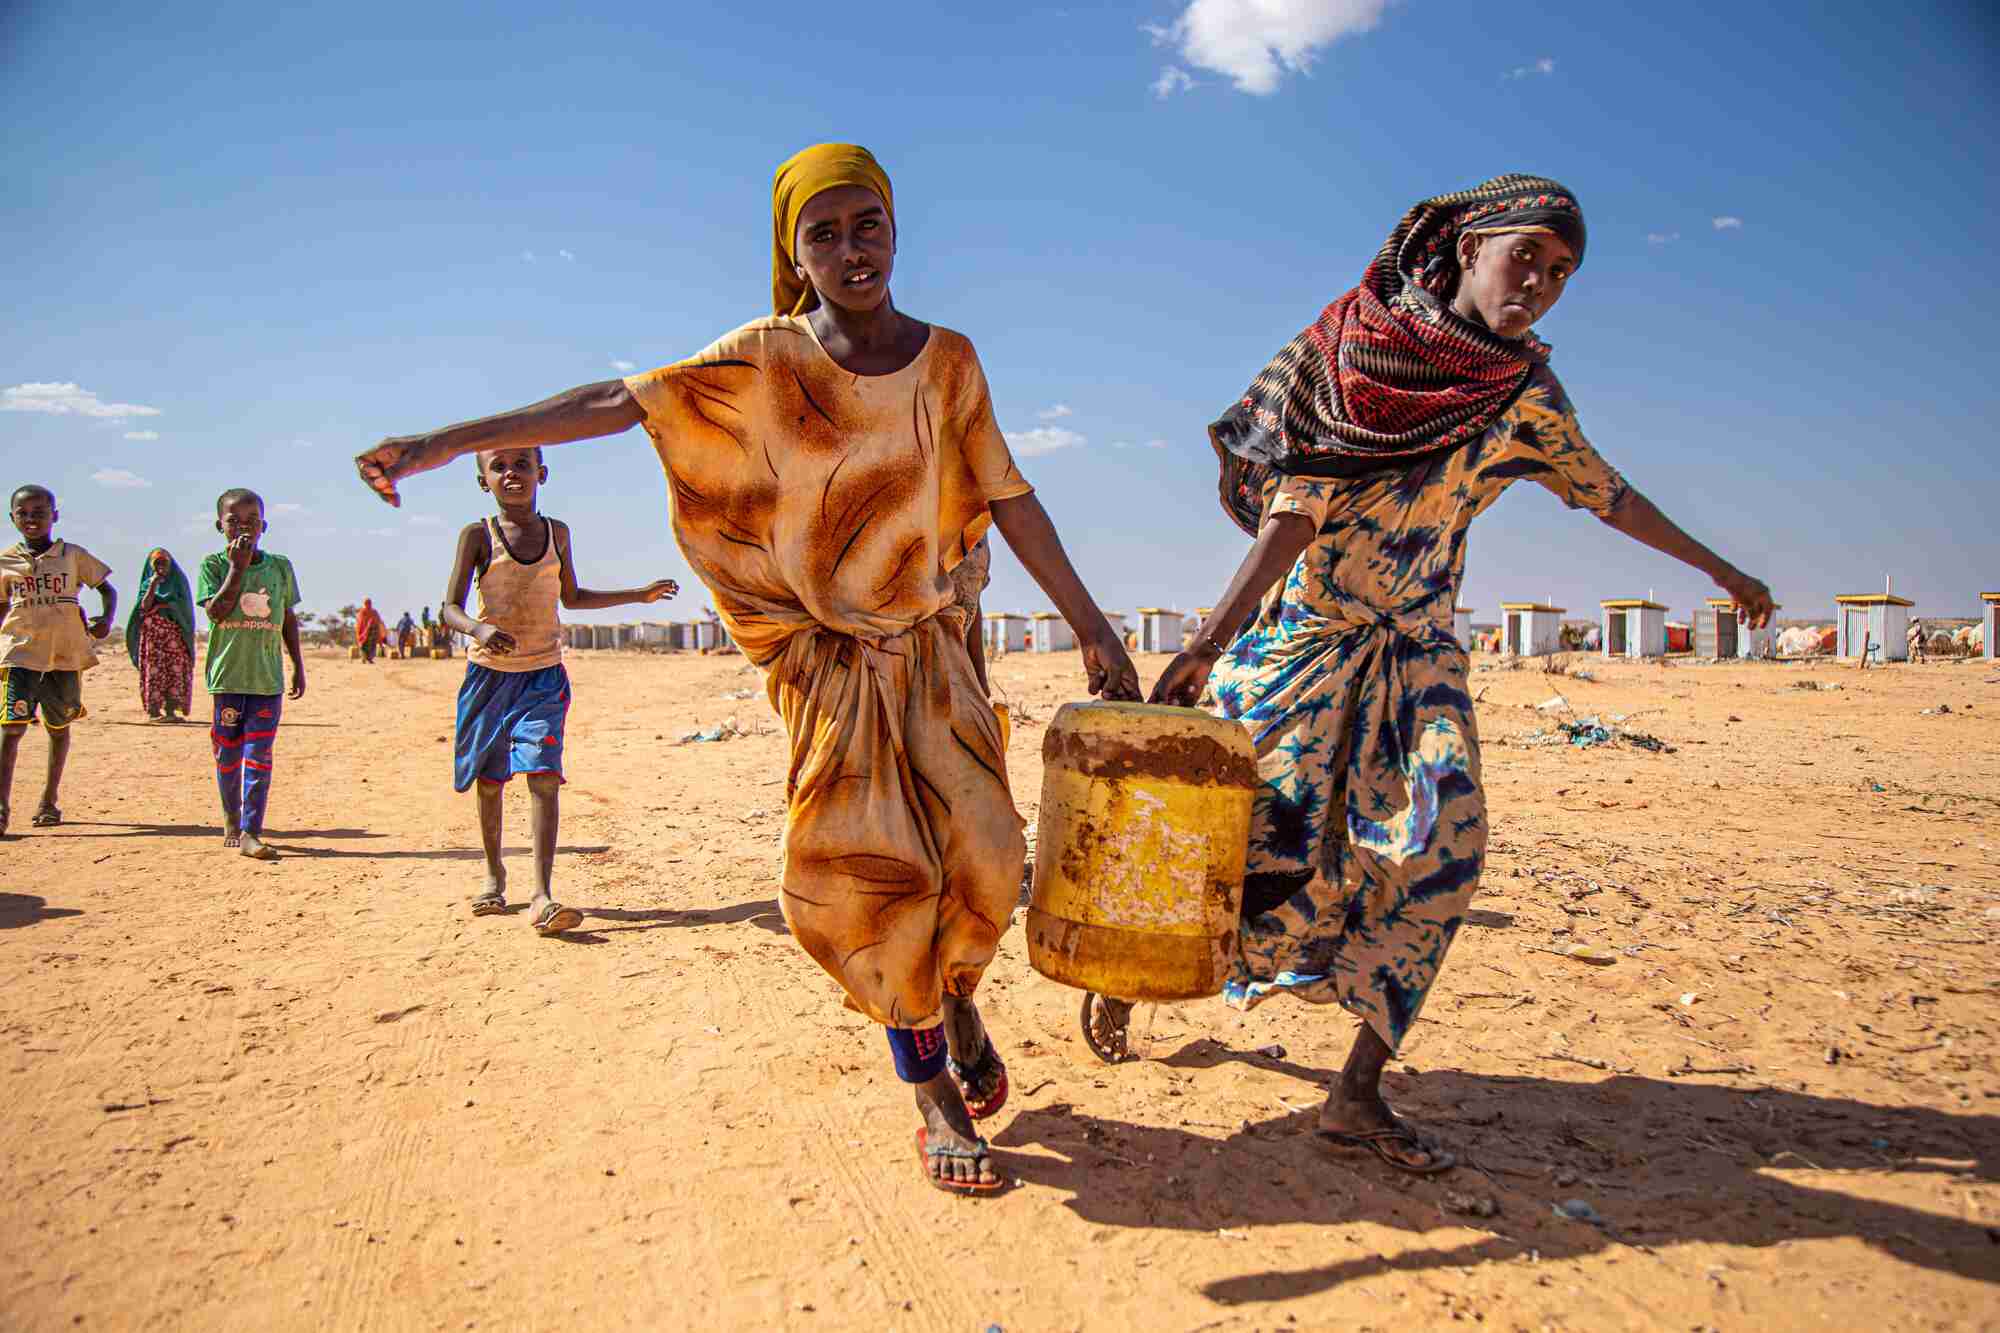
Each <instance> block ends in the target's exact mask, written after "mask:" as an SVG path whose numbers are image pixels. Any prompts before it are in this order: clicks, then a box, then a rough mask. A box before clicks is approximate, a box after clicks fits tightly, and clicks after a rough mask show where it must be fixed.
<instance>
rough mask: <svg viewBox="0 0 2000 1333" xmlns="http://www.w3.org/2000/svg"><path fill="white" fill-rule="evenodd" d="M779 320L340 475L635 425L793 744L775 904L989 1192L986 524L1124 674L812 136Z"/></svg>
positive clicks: (873, 216)
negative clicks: (964, 577)
mask: <svg viewBox="0 0 2000 1333" xmlns="http://www.w3.org/2000/svg"><path fill="white" fill-rule="evenodd" d="M771 212H772V217H771V221H772V313H771V314H770V315H769V316H767V317H765V318H761V319H756V320H753V321H751V322H750V323H748V324H746V325H744V326H743V327H742V328H740V329H737V330H736V331H735V332H733V333H729V334H727V335H725V336H723V337H722V338H720V339H718V340H717V341H716V342H714V343H713V344H711V345H710V346H709V347H707V348H706V349H704V350H703V351H702V352H700V353H699V354H697V355H695V356H693V357H690V358H688V359H687V360H685V361H680V362H676V363H674V364H673V365H670V366H666V367H663V368H662V369H659V370H655V371H650V372H648V373H645V374H641V375H634V376H632V377H631V378H629V379H625V380H610V381H606V382H605V383H602V384H593V385H587V386H585V387H583V388H579V389H575V390H572V391H571V392H569V393H566V394H561V395H558V396H557V397H555V398H551V399H549V400H547V401H546V402H543V403H538V404H536V405H534V406H532V407H527V408H523V409H521V410H519V411H516V412H510V413H505V414H503V415H501V416H497V417H490V418H487V419H485V420H483V421H475V422H468V423H465V424H463V425H459V426H452V427H447V428H446V429H444V430H440V431H435V432H431V433H429V434H425V435H416V436H404V437H398V438H393V439H389V440H385V441H384V442H383V443H382V444H380V445H379V446H377V447H376V448H375V449H373V450H371V451H369V452H368V453H365V454H363V455H362V456H361V457H360V458H359V459H357V460H356V462H357V466H358V467H359V469H360V471H361V475H362V478H363V480H365V481H366V482H367V483H368V484H369V485H370V486H372V487H373V488H374V489H375V490H376V491H377V492H379V493H380V494H381V495H382V496H383V497H384V498H385V499H387V500H389V501H390V502H391V503H395V501H396V483H397V481H399V480H400V479H402V478H404V477H407V476H410V475H412V474H414V473H418V472H423V471H427V470H429V469H431V468H436V467H441V466H443V465H444V464H445V463H447V462H449V461H450V460H451V459H454V458H458V457H461V456H463V455H465V454H467V453H473V452H476V451H480V450H491V449H498V448H520V447H525V446H531V445H550V444H560V443H562V442H564V441H568V440H579V439H586V438H590V437H594V436H603V435H612V434H616V433H618V432H620V431H623V430H626V429H628V428H630V427H632V426H635V425H643V426H644V427H645V429H646V432H647V434H648V435H650V436H651V437H652V440H653V444H654V447H655V448H656V450H657V451H658V453H659V456H660V462H661V465H662V466H663V467H664V468H665V470H666V474H667V485H668V492H669V501H670V506H671V512H672V519H673V528H674V536H675V538H676V540H677V541H678V542H679V543H680V547H681V550H682V552H683V553H684V554H685V555H686V557H687V560H688V563H689V564H690V565H691V566H692V567H693V569H694V571H695V573H696V574H697V575H698V576H699V577H700V578H701V580H702V582H703V583H705V584H706V585H707V586H708V589H709V592H710V594H711V595H712V597H713V598H714V604H715V608H716V610H717V611H718V612H719V613H720V614H721V617H722V619H723V622H724V624H725V625H726V626H727V627H728V630H729V634H730V637H731V638H732V639H733V640H734V641H735V642H736V644H737V645H738V646H739V647H740V648H741V649H742V650H743V652H744V654H745V655H746V656H748V657H749V658H750V660H751V661H752V662H754V663H756V664H757V665H758V666H760V667H762V668H763V669H764V672H765V680H766V688H767V692H768V694H769V697H770V700H771V704H772V707H773V708H775V709H776V710H777V712H778V713H779V715H780V716H781V717H783V718H784V721H785V730H786V733H787V735H788V736H789V738H790V741H791V762H790V773H789V782H788V784H787V814H786V821H785V871H784V889H783V899H782V901H783V905H784V913H785V919H786V921H787V923H788V924H789V925H790V926H791V930H792V934H793V936H794V937H795V938H796V939H797V940H798V942H799V944H800V945H801V946H802V947H803V948H804V949H805V950H806V952H807V953H808V954H810V955H811V956H812V958H813V959H814V960H815V961H816V962H818V963H819V965H820V966H821V967H822V968H824V969H825V970H826V971H827V973H828V974H829V975H831V976H832V977H833V978H834V979H835V980H836V981H838V982H839V983H840V985H841V987H842V988H843V989H844V991H845V992H846V998H847V1004H848V1005H849V1006H850V1007H852V1008H854V1009H856V1010H859V1011H860V1012H861V1013H864V1014H866V1015H868V1016H869V1017H870V1018H872V1019H874V1020H875V1021H876V1022H878V1023H880V1024H882V1025H883V1026H884V1027H886V1028H887V1029H888V1032H889V1044H890V1048H891V1052H892V1054H893V1056H894V1059H895V1064H896V1069H897V1073H898V1075H899V1076H900V1077H901V1078H902V1079H903V1080H904V1081H906V1082H908V1083H910V1084H911V1085H912V1086H913V1087H914V1089H915V1092H916V1100H917V1106H918V1109H919V1111H920V1112H921V1113H922V1116H923V1121H924V1124H923V1127H922V1128H921V1129H919V1130H918V1131H917V1145H918V1152H919V1154H920V1156H921V1158H922V1160H923V1162H924V1167H925V1173H926V1176H927V1178H928V1179H929V1180H930V1181H931V1182H932V1183H933V1184H936V1185H937V1186H939V1187H940V1188H943V1189H948V1190H953V1191H956V1192H962V1193H984V1192H989V1191H992V1190H996V1189H999V1188H1001V1187H1002V1185H1003V1183H1004V1182H1003V1181H1002V1180H1001V1178H1000V1176H999V1175H998V1174H997V1173H996V1172H995V1170H994V1167H993V1164H992V1162H991V1160H990V1155H989V1153H988V1149H987V1145H986V1142H985V1140H983V1139H981V1138H980V1137H979V1136H978V1135H977V1133H976V1132H975V1131H974V1129H973V1125H972V1121H973V1119H975V1118H982V1117H984V1116H986V1115H991V1114H992V1113H994V1112H996V1111H998V1110H999V1109H1000V1106H1001V1103H1002V1102H1003V1101H1004V1100H1005V1097H1006V1090H1007V1083H1006V1070H1005V1066H1004V1065H1003V1064H1002V1063H1001V1062H1000V1059H999V1056H998V1053H997V1052H996V1051H995V1049H994V1047H993V1043H992V1041H991V1040H990V1038H989V1037H988V1035H987V1033H986V1032H985V1030H984V1027H983V1025H982V1024H981V1023H980V1021H979V1015H978V1010H977V1009H976V1008H975V1007H974V1005H973V1003H972V996H973V992H974V990H975V988H976V987H977V986H978V984H979V980H980V977H981V975H982V974H983V973H984V971H985V969H986V966H987V964H988V963H989V962H991V960H992V958H993V954H994V950H995V949H996V947H997V946H998V943H999V938H1000V935H1001V932H1002V931H1004V930H1005V929H1006V927H1007V924H1008V921H1009V919H1010V916H1011V914H1012V911H1013V908H1014V905H1015V903H1016V901H1017V898H1018V895H1019V892H1020V884H1021V872H1022V866H1023V862H1024V858H1025V853H1026V848H1025V842H1024V839H1023V837H1022V827H1023V824H1022V820H1021V817H1020V815H1019V814H1018V813H1017V812H1016V811H1015V809H1014V802H1013V797H1012V793H1011V791H1010V789H1009V786H1008V781H1007V767H1006V755H1005V753H1004V751H1003V748H1002V745H1001V739H1000V731H999V727H998V724H997V721H996V719H995V717H994V714H993V710H992V708H991V707H990V706H989V705H988V704H987V702H986V697H985V693H984V690H983V689H982V688H981V684H980V681H979V678H978V676H977V675H976V674H975V672H974V669H973V666H972V662H971V660H970V658H969V657H968V655H967V652H966V630H967V628H968V627H967V624H966V618H967V614H968V613H967V610H966V608H965V605H964V603H963V602H962V601H961V599H959V598H958V596H957V588H956V585H955V582H954V579H953V577H952V575H953V572H954V570H955V569H956V568H957V567H958V565H959V564H960V562H962V561H963V560H965V558H966V556H967V553H968V552H969V551H970V550H972V548H974V547H975V546H976V545H977V544H978V542H979V541H980V539H981V538H982V537H983V536H984V535H985V533H986V532H987V530H988V528H989V527H997V528H999V530H1000V532H1001V534H1002V535H1003V536H1005V537H1006V539H1007V542H1008V545H1009V546H1010V547H1011V548H1012V549H1013V550H1014V552H1015V554H1016V555H1017V556H1018V557H1019V558H1020V559H1021V562H1022V564H1023V565H1025V566H1026V567H1027V569H1028V572H1029V573H1030V574H1032V575H1033V576H1034V578H1035V580H1036V581H1037V582H1038V583H1039V584H1040V585H1041V586H1042V588H1043V590H1044V591H1045V592H1047V593H1048V595H1049V597H1050V599H1051V600H1052V601H1053V602H1054V603H1055V605H1056V607H1057V609H1058V610H1059V611H1061V613H1062V614H1063V616H1064V617H1065V618H1066V619H1067V620H1068V621H1069V623H1070V624H1071V626H1073V627H1074V628H1075V630H1076V632H1077V639H1078V642H1079V643H1080V645H1081V646H1082V650H1083V659H1084V667H1085V671H1086V674H1087V677H1088V683H1089V687H1090V690H1091V692H1092V693H1093V694H1096V693H1102V694H1104V695H1105V696H1106V697H1111V698H1122V699H1136V698H1138V695H1139V689H1138V677H1137V675H1136V673H1135V672H1134V671H1133V668H1132V663H1131V660H1130V659H1129V658H1128V657H1127V656H1126V653H1125V648H1124V645H1123V644H1122V643H1120V642H1119V640H1118V637H1117V635H1115V634H1114V633H1113V632H1112V630H1111V627H1110V626H1109V625H1108V624H1107V623H1106V622H1105V620H1104V617H1103V615H1102V614H1101V613H1100V612H1099V611H1098V610H1097V608H1096V603H1095V602H1094V601H1093V600H1092V599H1091V597H1090V595H1089V593H1088V592H1087V591H1086V590H1085V588H1084V586H1083V584H1082V582H1081V581H1080V580H1079V579H1078V578H1077V576H1076V572H1075V570H1074V569H1072V568H1071V566H1070V563H1069V560H1068V557H1067V556H1066V555H1065V554H1064V553H1063V549H1062V544H1061V542H1060V540H1059V539H1058V538H1057V536H1056V532H1055V529H1054V527H1053V525H1052V524H1051V523H1050V522H1049V518H1048V514H1047V513H1046V512H1045V511H1044V510H1043V508H1042V506H1041V503H1040V501H1038V500H1037V499H1036V498H1035V496H1034V492H1033V488H1032V487H1031V486H1030V485H1029V484H1028V482H1027V480H1026V479H1025V478H1024V477H1023V476H1022V475H1021V472H1020V470H1019V469H1018V468H1017V467H1016V466H1015V465H1014V460H1013V457H1012V456H1011V455H1010V454H1009V452H1008V449H1007V442H1006V440H1005V439H1004V438H1003V437H1002V435H1001V433H1000V429H999V426H998V425H997V424H996V423H995V421H994V417H993V404H992V399H991V396H990V394H989V392H988V390H987V385H986V377H985V374H984V372H983V371H982V370H981V368H980V364H979V357H978V355H977V354H976V353H975V352H974V351H973V348H972V344H971V342H970V341H968V340H967V339H966V338H965V337H964V336H963V335H962V334H958V333H954V332H952V331H951V330H949V329H944V328H940V327H937V326H935V325H930V324H925V323H923V322H921V321H919V320H916V319H912V318H911V317H909V316H908V315H905V314H903V313H902V312H901V311H899V310H897V309H896V308H895V304H894V302H893V301H892V300H891V299H890V295H889V279H890V274H891V272H892V270H893V268H894V263H895V255H896V246H897V241H898V237H897V233H896V226H895V196H894V193H893V191H892V189H891V187H890V184H889V179H888V177H887V175H886V174H884V173H883V171H882V169H881V167H880V166H879V165H878V164H877V163H876V161H875V159H874V157H873V156H872V155H870V154H869V153H868V151H867V150H866V149H864V148H860V147H858V146H856V145H852V144H820V145H816V146H815V147H812V148H808V149H806V150H805V151H803V152H801V153H799V154H797V155H796V156H794V157H792V158H791V159H789V160H788V161H786V162H785V163H784V164H783V165H782V166H780V167H779V169H778V172H777V177H776V180H775V181H774V184H773V189H772V210H771Z"/></svg>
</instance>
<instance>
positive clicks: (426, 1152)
mask: <svg viewBox="0 0 2000 1333" xmlns="http://www.w3.org/2000/svg"><path fill="white" fill-rule="evenodd" d="M446 928H447V927H446V926H442V925H441V926H440V931H439V933H440V935H441V934H442V933H443V931H444V930H445V929H446ZM377 1021H378V1022H380V1021H381V1020H379V1019H378V1020H377ZM391 1026H392V1027H393V1028H394V1029H395V1031H394V1034H393V1036H392V1038H391V1040H390V1041H389V1043H388V1044H387V1046H386V1047H378V1048H376V1051H377V1052H381V1051H383V1050H386V1051H387V1052H388V1059H387V1060H386V1061H382V1060H378V1059H376V1058H374V1053H371V1056H370V1057H369V1058H368V1060H367V1061H366V1063H367V1066H368V1068H369V1070H370V1074H369V1078H370V1080H371V1081H373V1082H376V1083H387V1082H399V1081H400V1082H417V1081H420V1080H424V1079H427V1078H428V1077H429V1076H430V1075H431V1074H432V1073H433V1072H435V1071H437V1070H438V1069H439V1068H440V1067H441V1065H442V1063H443V1060H442V1056H443V1052H444V1044H445V1043H444V1029H445V1023H444V1019H443V1016H442V1015H439V1014H426V1015H424V1016H423V1017H422V1019H420V1020H419V1021H417V1022H411V1021H409V1019H402V1020H399V1021H396V1022H394V1023H392V1024H391ZM399 1055H407V1056H408V1057H409V1058H408V1059H407V1060H398V1059H397V1057H398V1056H399ZM392 1075H400V1076H401V1077H400V1079H398V1078H393V1077H392ZM360 1137H361V1139H362V1141H363V1142H365V1143H367V1144H369V1145H370V1147H369V1148H368V1149H367V1150H366V1151H365V1152H364V1153H361V1154H357V1155H355V1156H354V1158H353V1159H351V1160H350V1158H349V1155H348V1154H347V1153H345V1152H343V1153H342V1154H341V1161H340V1167H339V1169H340V1170H341V1171H342V1172H343V1173H346V1174H347V1175H348V1176H349V1177H350V1178H353V1179H361V1180H366V1181H367V1182H369V1183H368V1188H367V1190H366V1192H365V1193H364V1194H363V1196H362V1199H361V1205H360V1208H359V1209H358V1210H355V1209H352V1208H349V1209H346V1210H344V1211H346V1212H347V1213H348V1215H347V1216H346V1217H343V1218H340V1219H337V1220H338V1221H341V1222H345V1223H346V1225H345V1226H344V1227H341V1228H340V1229H339V1230H338V1231H336V1232H335V1233H334V1234H333V1236H332V1237H331V1238H328V1237H327V1236H326V1235H325V1233H323V1232H322V1233H321V1234H319V1235H316V1236H313V1237H311V1238H309V1241H308V1243H309V1244H310V1245H311V1246H312V1247H313V1248H315V1249H320V1250H324V1249H326V1248H328V1247H331V1248H333V1249H334V1251H335V1257H336V1265H337V1266H336V1270H335V1272H334V1273H333V1274H332V1276H331V1277H330V1278H329V1279H328V1281H327V1282H326V1284H325V1286H324V1290H325V1291H326V1292H327V1293H328V1298H327V1300H326V1302H325V1303H324V1304H323V1305H322V1306H321V1308H320V1309H319V1310H318V1311H317V1312H316V1313H315V1315H314V1320H313V1322H315V1323H317V1324H319V1325H321V1326H322V1327H328V1328H342V1329H369V1328H376V1327H379V1326H381V1325H382V1323H383V1322H384V1320H383V1313H384V1307H385V1305H386V1304H387V1300H388V1296H389V1284H390V1282H391V1280H392V1278H393V1277H394V1272H393V1268H392V1256H398V1255H407V1254H408V1253H409V1252H410V1251H409V1249H408V1247H406V1246H402V1245H388V1244H377V1243H376V1242H375V1240H374V1239H373V1238H374V1237H375V1235H376V1234H377V1233H379V1232H386V1231H389V1230H391V1229H392V1228H395V1227H397V1226H401V1225H404V1224H406V1223H407V1222H408V1220H409V1210H408V1209H407V1207H406V1206H405V1203H404V1195H405V1193H406V1188H407V1185H408V1182H410V1181H412V1180H416V1181H419V1182H420V1184H419V1189H420V1190H427V1189H428V1188H429V1186H428V1183H427V1182H428V1181H429V1180H430V1179H431V1178H432V1176H431V1173H430V1172H428V1171H426V1170H425V1169H424V1165H425V1163H426V1160H427V1159H428V1158H430V1157H431V1155H432V1153H433V1151H434V1148H435V1136H434V1134H433V1133H432V1131H431V1130H430V1129H429V1128H428V1127H427V1125H426V1122H425V1121H423V1120H413V1119H411V1118H410V1116H409V1115H408V1114H407V1113H402V1114H398V1113H393V1112H392V1113H384V1114H378V1115H375V1116H372V1117H370V1119H369V1120H368V1122H367V1128H366V1131H365V1132H364V1133H363V1134H362V1135H361V1136H360ZM406 1313H407V1312H406ZM389 1322H392V1323H397V1324H401V1323H404V1322H407V1321H406V1320H404V1319H392V1320H390V1321H389Z"/></svg>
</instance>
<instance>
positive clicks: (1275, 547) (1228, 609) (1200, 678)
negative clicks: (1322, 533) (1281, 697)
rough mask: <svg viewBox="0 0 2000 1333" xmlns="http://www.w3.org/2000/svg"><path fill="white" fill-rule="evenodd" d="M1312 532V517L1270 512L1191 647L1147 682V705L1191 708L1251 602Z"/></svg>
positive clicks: (1289, 566)
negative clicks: (1149, 687)
mask: <svg viewBox="0 0 2000 1333" xmlns="http://www.w3.org/2000/svg"><path fill="white" fill-rule="evenodd" d="M1316 535H1317V529H1315V528H1314V526H1313V521H1312V519H1310V518H1308V517H1307V516H1306V515H1304V514H1300V513H1281V514H1273V515H1271V517H1270V518H1269V519H1268V520H1266V522H1265V524H1264V527H1263V529H1262V530H1261V531H1260V532H1258V534H1257V541H1256V543H1255V544H1254V545H1252V546H1251V548H1250V553H1249V554H1248V555H1246V556H1244V557H1243V563H1242V564H1240V565H1238V566H1237V567H1236V577H1235V578H1233V579H1231V580H1229V587H1228V588H1227V589H1225V590H1224V592H1223V594H1222V600H1221V601H1219V602H1217V603H1216V604H1215V609H1214V610H1213V611H1211V612H1209V613H1208V619H1207V620H1205V621H1203V622H1202V625H1201V629H1200V630H1198V631H1197V632H1196V634H1195V641H1194V646H1193V647H1192V648H1189V649H1188V650H1187V651H1186V652H1183V653H1181V654H1180V655H1179V656H1178V657H1176V658H1174V660H1173V661H1171V662H1169V663H1168V664H1167V669H1166V671H1165V673H1163V674H1162V675H1161V676H1160V679H1159V683H1158V684H1156V685H1154V686H1153V697H1152V702H1153V703H1156V704H1180V705H1182V706H1183V707H1189V708H1191V707H1193V706H1194V702H1195V700H1197V699H1199V698H1201V692H1202V689H1203V688H1204V687H1205V686H1206V685H1207V684H1208V674H1209V672H1211V671H1213V670H1215V661H1216V659H1217V658H1219V657H1221V656H1222V650H1223V649H1224V648H1226V647H1228V646H1229V641H1230V640H1231V639H1233V638H1235V637H1236V631H1237V630H1239V629H1240V628H1242V626H1243V622H1244V621H1246V620H1248V619H1249V618H1250V613H1251V612H1252V611H1254V610H1256V609H1257V603H1259V602H1261V601H1263V600H1264V594H1265V593H1267V592H1269V591H1270V590H1271V585H1272V584H1274V583H1276V582H1277V581H1278V580H1279V579H1281V578H1283V577H1284V576H1285V575H1286V574H1288V573H1290V572H1291V569H1292V566H1293V565H1296V564H1297V563H1298V562H1299V556H1300V555H1302V554H1303V553H1304V552H1305V549H1306V547H1308V546H1311V545H1312V541H1313V538H1314V537H1315V536H1316Z"/></svg>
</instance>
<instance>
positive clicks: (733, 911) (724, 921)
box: [583, 898, 791, 935]
mask: <svg viewBox="0 0 2000 1333" xmlns="http://www.w3.org/2000/svg"><path fill="white" fill-rule="evenodd" d="M583 915H584V919H585V920H587V921H592V922H598V921H606V922H623V923H627V924H621V925H609V926H603V927H600V928H599V929H601V930H603V931H604V932H605V933H607V934H616V933H618V932H619V931H622V930H659V929H661V928H663V927H666V926H734V925H738V924H744V923H747V924H749V925H752V926H755V927H757V929H759V930H767V931H769V932H771V933H772V934H773V935H789V934H791V931H790V930H788V929H786V927H785V918H784V914H783V913H781V912H780V911H779V910H778V900H777V899H776V898H760V899H758V900H757V901H755V902H747V903H736V904H734V905H733V906H729V907H708V908H690V909H687V910H682V909H680V908H675V907H645V908H630V909H628V908H623V907H586V908H584V909H583Z"/></svg>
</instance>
